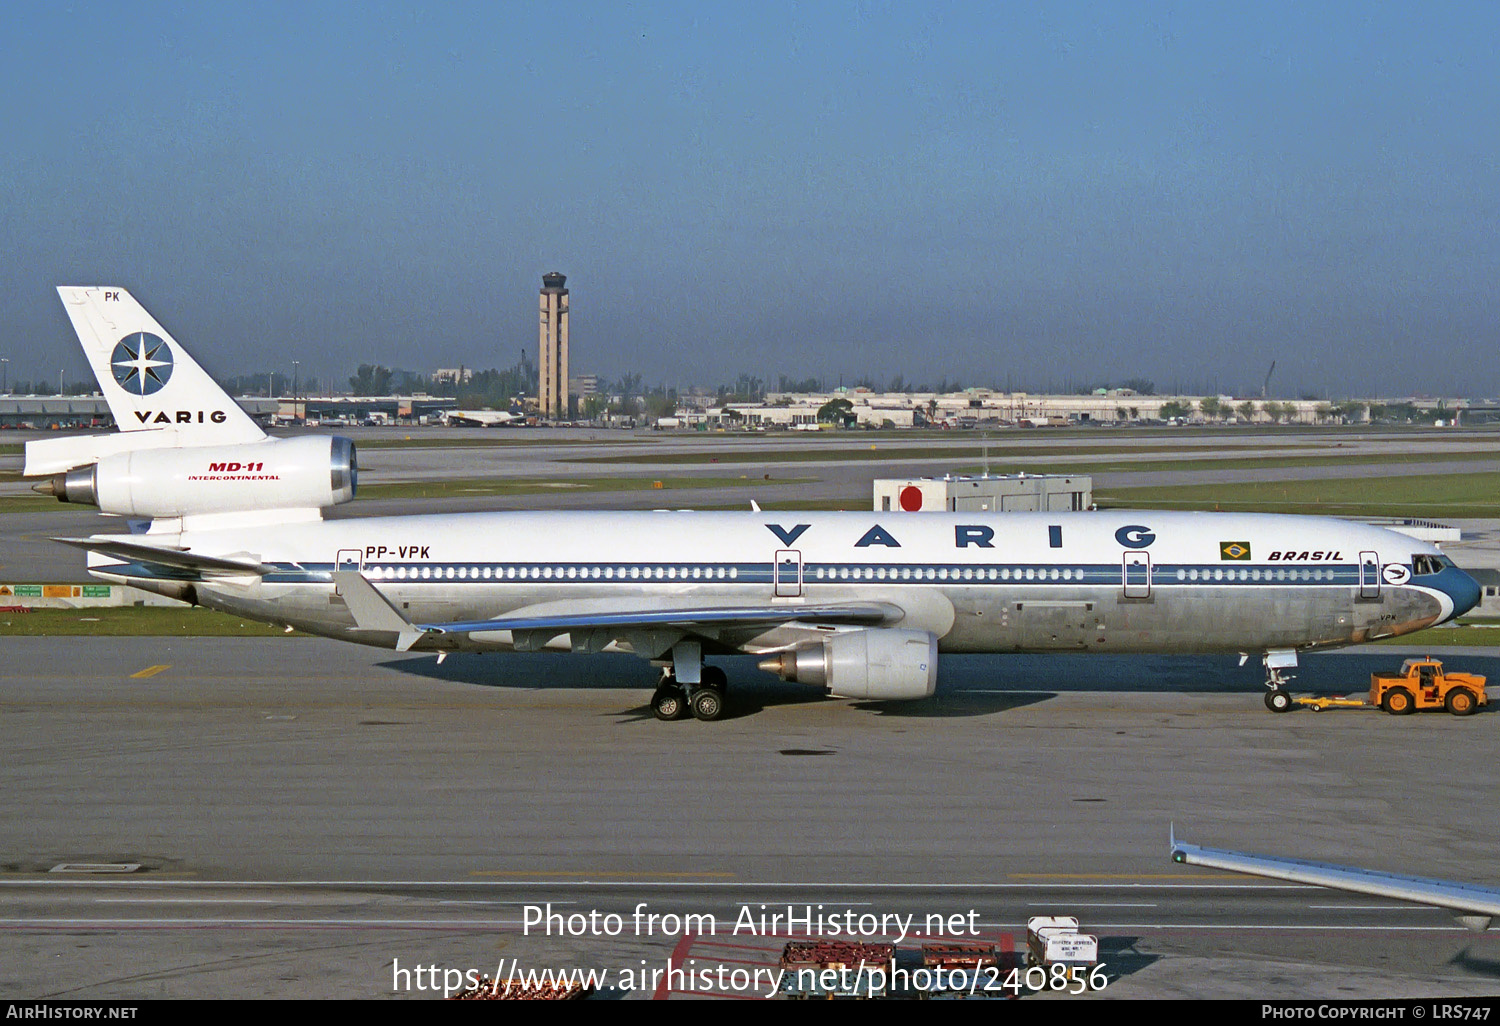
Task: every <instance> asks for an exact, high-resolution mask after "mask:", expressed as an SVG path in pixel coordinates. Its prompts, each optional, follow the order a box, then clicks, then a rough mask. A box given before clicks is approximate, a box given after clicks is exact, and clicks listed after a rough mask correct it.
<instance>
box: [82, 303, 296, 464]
mask: <svg viewBox="0 0 1500 1026" xmlns="http://www.w3.org/2000/svg"><path fill="white" fill-rule="evenodd" d="M57 293H58V295H59V296H60V297H61V299H62V303H63V309H65V310H66V311H67V312H68V319H69V320H71V321H72V322H73V330H74V331H76V332H77V333H78V341H79V343H80V344H81V345H82V346H83V352H84V355H86V356H87V357H88V361H89V367H90V368H91V369H92V370H93V372H94V377H95V378H97V379H98V381H99V388H100V390H101V391H102V392H103V393H104V400H105V402H107V403H108V404H109V409H110V412H111V413H113V414H114V418H115V423H116V424H117V425H118V426H119V429H120V430H121V431H164V432H167V433H168V434H170V435H172V436H173V441H171V442H170V443H167V444H169V445H218V444H236V443H240V442H258V441H260V440H262V439H263V438H265V437H266V436H265V432H263V431H261V429H260V428H259V427H258V426H257V425H256V423H255V421H254V420H252V419H251V418H250V415H249V414H247V413H246V412H245V411H244V410H242V409H240V407H239V406H238V404H236V403H235V401H234V400H233V399H231V398H230V397H229V396H228V395H227V394H226V393H225V392H224V390H223V389H222V388H220V387H219V385H218V383H217V382H215V381H214V379H213V378H211V377H209V375H208V372H207V371H205V370H204V369H203V368H202V367H200V366H198V363H197V361H196V360H194V359H193V358H192V357H191V356H189V355H188V353H187V350H185V349H183V348H182V346H181V345H180V344H178V342H177V341H176V340H175V339H173V338H172V336H171V335H169V334H168V333H167V331H166V329H165V328H163V327H162V326H161V325H160V324H158V323H157V322H156V319H155V318H153V317H152V316H151V315H150V314H149V313H147V312H146V310H145V308H144V307H142V306H141V304H140V303H138V302H136V300H135V298H134V297H133V296H131V294H130V293H129V292H126V291H125V290H124V289H122V288H115V287H113V286H108V287H105V286H76V285H65V286H62V287H61V288H59V289H58V290H57Z"/></svg>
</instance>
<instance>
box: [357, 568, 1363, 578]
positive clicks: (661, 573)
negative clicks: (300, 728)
mask: <svg viewBox="0 0 1500 1026" xmlns="http://www.w3.org/2000/svg"><path fill="white" fill-rule="evenodd" d="M369 573H370V576H371V577H372V578H374V579H376V580H388V581H405V580H423V581H427V580H449V581H452V580H460V581H463V580H475V581H479V580H485V581H489V580H497V581H502V580H503V581H515V580H521V581H557V580H568V581H572V580H593V581H599V580H605V581H611V580H618V581H626V580H629V581H639V580H647V581H689V580H692V581H700V580H701V581H710V580H711V581H724V580H731V581H732V580H736V579H738V578H739V570H738V568H736V567H723V566H718V567H699V566H694V567H686V566H683V567H676V566H668V567H661V566H656V567H641V566H628V567H627V566H604V567H600V566H587V567H580V566H522V567H516V566H507V567H488V566H485V567H478V566H460V567H452V566H447V567H441V566H439V567H434V566H412V567H405V566H396V567H390V566H388V567H371V568H369ZM805 576H806V578H807V579H810V580H815V581H898V580H899V581H1082V580H1083V579H1084V571H1083V569H1082V568H1072V567H1062V568H1059V567H1050V568H1048V567H1041V568H1039V567H1024V568H1023V567H1015V568H1011V567H910V566H902V567H895V566H892V567H884V566H878V567H876V566H864V567H860V566H856V567H847V566H843V567H818V568H816V569H815V570H812V571H810V572H808V573H807V574H806V575H805ZM1176 576H1177V580H1179V581H1298V580H1301V581H1332V580H1335V576H1334V571H1333V570H1332V569H1306V568H1303V569H1295V568H1293V569H1287V568H1285V567H1279V568H1277V569H1275V570H1270V569H1267V570H1259V569H1253V570H1247V569H1240V570H1235V569H1227V570H1226V569H1224V568H1222V567H1215V568H1214V569H1212V570H1208V569H1204V570H1197V569H1193V570H1186V569H1179V570H1178V571H1177V574H1176Z"/></svg>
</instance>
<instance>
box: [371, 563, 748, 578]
mask: <svg viewBox="0 0 1500 1026" xmlns="http://www.w3.org/2000/svg"><path fill="white" fill-rule="evenodd" d="M369 574H370V576H371V577H372V578H375V579H377V580H387V581H407V580H413V581H417V580H421V581H428V580H446V581H452V580H459V581H463V580H473V581H481V580H482V581H489V580H496V581H518V580H519V581H559V580H568V581H573V580H585V581H600V580H603V581H614V580H618V581H627V580H628V581H640V580H648V581H687V580H693V581H725V580H730V581H732V580H734V579H736V578H738V577H739V575H740V572H739V570H738V569H737V568H735V567H732V566H731V567H722V566H717V567H713V566H695V567H686V566H682V567H677V566H667V567H661V566H657V567H649V566H648V567H641V566H628V567H627V566H603V567H601V566H521V567H517V566H507V567H493V568H492V567H487V566H485V567H478V566H460V567H451V566H449V567H441V566H437V567H434V566H421V567H416V566H413V567H404V566H395V567H391V566H388V567H371V568H370V569H369Z"/></svg>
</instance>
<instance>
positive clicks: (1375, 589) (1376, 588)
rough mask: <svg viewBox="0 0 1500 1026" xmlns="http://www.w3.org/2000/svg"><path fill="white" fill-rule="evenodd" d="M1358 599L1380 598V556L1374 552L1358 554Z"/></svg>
mask: <svg viewBox="0 0 1500 1026" xmlns="http://www.w3.org/2000/svg"><path fill="white" fill-rule="evenodd" d="M1359 597H1360V598H1362V599H1378V598H1379V597H1380V556H1379V555H1377V554H1376V553H1374V552H1361V553H1360V554H1359Z"/></svg>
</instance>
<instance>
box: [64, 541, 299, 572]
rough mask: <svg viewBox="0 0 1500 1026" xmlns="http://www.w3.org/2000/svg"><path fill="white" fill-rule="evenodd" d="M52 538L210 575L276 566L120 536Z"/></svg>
mask: <svg viewBox="0 0 1500 1026" xmlns="http://www.w3.org/2000/svg"><path fill="white" fill-rule="evenodd" d="M52 540H53V541H56V542H62V543H63V544H64V545H72V546H73V547H75V548H79V549H87V550H88V551H89V552H100V553H103V554H104V555H106V556H114V557H115V558H116V559H123V560H126V561H127V562H131V563H146V564H149V565H152V566H164V567H171V568H172V569H174V570H195V571H197V572H199V573H209V574H255V575H257V576H260V575H264V574H269V573H273V572H274V571H275V569H276V568H275V567H273V566H269V565H267V564H265V563H261V562H258V561H255V560H250V559H228V558H225V557H223V556H205V555H203V554H202V553H198V552H190V551H188V550H187V549H170V548H165V547H163V546H160V545H147V544H145V543H143V542H135V541H126V540H125V539H123V538H53V539H52Z"/></svg>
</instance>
